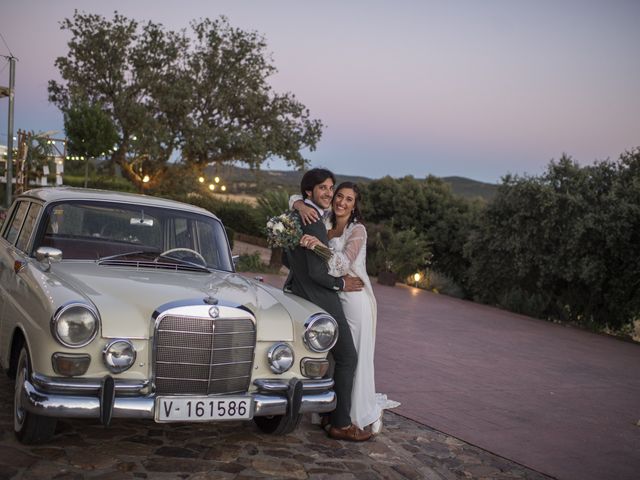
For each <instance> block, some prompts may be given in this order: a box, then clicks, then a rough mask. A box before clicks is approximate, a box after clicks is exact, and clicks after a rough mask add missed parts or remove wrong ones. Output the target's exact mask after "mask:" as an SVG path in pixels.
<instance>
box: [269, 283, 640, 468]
mask: <svg viewBox="0 0 640 480" xmlns="http://www.w3.org/2000/svg"><path fill="white" fill-rule="evenodd" d="M266 280H267V281H269V282H270V283H274V284H276V285H277V284H279V282H280V280H279V279H278V278H277V277H269V278H266ZM280 283H281V282H280ZM374 289H375V292H376V297H377V299H378V309H379V316H378V338H377V345H376V381H377V390H378V391H380V392H384V393H387V394H388V395H389V397H390V398H392V399H394V400H398V401H400V402H402V406H401V407H399V408H397V409H396V410H394V411H395V412H396V413H399V414H401V415H404V416H406V417H408V418H410V419H413V420H416V421H418V422H420V423H422V424H424V425H428V426H430V427H432V428H435V429H437V430H440V431H442V432H445V433H447V434H450V435H453V436H455V437H457V438H460V439H462V440H464V441H466V442H469V443H472V444H474V445H477V446H479V447H481V448H483V449H486V450H488V451H491V452H493V453H496V454H498V455H501V456H503V457H506V458H508V459H510V460H513V461H516V462H518V463H520V464H523V465H526V466H528V467H530V468H533V469H534V470H537V471H539V472H543V473H546V474H548V475H551V476H555V477H557V478H559V479H562V480H565V479H566V480H569V479H576V480H577V479H580V480H588V479H594V480H601V479H617V480H623V479H629V480H631V479H634V480H635V479H637V478H640V473H639V472H640V425H639V423H638V422H640V345H638V344H633V343H628V342H624V341H621V340H618V339H615V338H610V337H607V336H603V335H597V334H593V333H589V332H586V331H582V330H578V329H574V328H568V327H563V326H561V325H556V324H552V323H549V322H545V321H541V320H535V319H531V318H528V317H524V316H521V315H516V314H513V313H509V312H505V311H502V310H499V309H495V308H491V307H487V306H483V305H478V304H474V303H472V302H466V301H462V300H458V299H454V298H451V297H447V296H445V295H437V294H433V293H430V292H426V291H423V290H418V289H415V288H412V287H406V286H396V287H385V286H381V285H377V284H375V285H374Z"/></svg>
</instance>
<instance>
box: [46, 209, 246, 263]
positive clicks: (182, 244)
mask: <svg viewBox="0 0 640 480" xmlns="http://www.w3.org/2000/svg"><path fill="white" fill-rule="evenodd" d="M40 246H48V247H54V248H58V249H60V250H62V255H63V258H64V259H65V260H69V259H75V260H98V259H104V258H105V257H114V256H115V257H120V258H121V259H124V260H128V259H131V260H138V261H139V260H149V259H157V258H158V256H160V255H161V254H162V257H160V258H161V259H162V260H163V261H167V260H171V259H175V260H176V261H180V262H182V263H193V264H198V265H201V266H206V267H207V268H213V269H217V270H225V271H232V269H233V267H232V261H231V255H230V252H229V246H228V243H227V237H226V235H225V232H224V227H223V226H222V224H221V223H220V221H218V220H216V219H215V218H212V217H208V216H206V215H200V214H197V213H192V212H185V211H181V210H174V209H170V208H159V207H151V206H147V205H135V204H125V203H114V202H96V201H69V202H60V203H55V204H52V205H49V206H48V207H47V208H46V210H45V213H44V216H43V221H42V223H41V228H40V229H39V232H38V239H37V240H36V242H35V244H34V251H35V249H37V248H38V247H40Z"/></svg>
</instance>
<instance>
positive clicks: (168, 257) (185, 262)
mask: <svg viewBox="0 0 640 480" xmlns="http://www.w3.org/2000/svg"><path fill="white" fill-rule="evenodd" d="M161 258H162V259H164V260H171V261H172V262H176V263H178V264H180V265H188V266H189V267H194V268H197V269H199V270H201V271H203V272H209V273H211V270H210V269H209V268H208V267H205V266H204V265H202V264H201V263H195V262H190V261H189V260H183V259H182V258H177V257H172V256H171V255H158V257H157V258H156V259H155V260H154V262H155V263H160V262H158V260H159V259H161Z"/></svg>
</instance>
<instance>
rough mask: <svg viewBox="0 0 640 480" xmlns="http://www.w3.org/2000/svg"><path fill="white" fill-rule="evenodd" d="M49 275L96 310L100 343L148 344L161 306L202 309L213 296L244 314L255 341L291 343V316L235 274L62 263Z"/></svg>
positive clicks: (264, 293)
mask: <svg viewBox="0 0 640 480" xmlns="http://www.w3.org/2000/svg"><path fill="white" fill-rule="evenodd" d="M52 270H53V272H51V274H52V275H54V276H56V277H57V279H58V280H59V281H60V282H61V283H63V284H66V286H68V287H69V288H71V289H73V290H75V291H76V292H78V293H80V294H82V295H83V296H84V297H85V298H86V299H87V300H89V301H91V302H92V303H93V304H94V305H95V306H96V308H97V309H98V311H99V312H100V317H101V320H102V335H103V336H104V337H137V338H148V337H149V336H150V335H151V334H152V331H153V328H152V322H153V319H152V318H153V313H154V312H155V311H156V309H157V308H158V307H159V306H161V305H165V304H168V303H172V302H181V303H182V302H185V301H193V302H194V304H202V302H203V301H204V299H205V298H207V297H209V296H212V297H214V298H216V299H218V300H219V302H220V303H221V304H230V305H234V306H244V307H246V308H248V309H249V310H250V311H251V312H252V313H253V314H254V316H255V317H256V320H257V332H256V333H257V338H258V340H284V341H287V340H289V341H290V340H291V339H293V323H292V322H293V320H292V318H291V315H290V314H289V312H288V311H287V310H286V309H285V308H284V307H283V306H282V305H281V304H280V302H278V301H277V300H276V298H275V297H274V296H273V295H272V294H270V293H269V292H268V291H267V290H266V289H264V288H262V287H261V286H260V285H258V284H256V283H255V282H254V281H252V280H248V279H246V278H244V277H242V276H240V275H238V274H235V273H229V272H213V273H194V272H184V271H166V270H154V269H150V268H135V267H128V266H107V265H98V264H97V263H96V262H61V263H58V264H56V265H55V266H54V267H53V269H52Z"/></svg>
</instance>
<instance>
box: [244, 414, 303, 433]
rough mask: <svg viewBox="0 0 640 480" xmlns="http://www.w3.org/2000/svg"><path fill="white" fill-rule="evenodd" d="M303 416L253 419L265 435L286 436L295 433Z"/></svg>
mask: <svg viewBox="0 0 640 480" xmlns="http://www.w3.org/2000/svg"><path fill="white" fill-rule="evenodd" d="M301 418H302V415H294V416H292V417H289V416H287V415H273V416H270V417H253V421H254V422H256V425H257V426H258V428H259V429H260V430H262V431H263V432H264V433H269V434H271V435H286V434H287V433H291V432H293V431H294V430H295V429H296V428H297V426H298V424H299V423H300V419H301Z"/></svg>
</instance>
